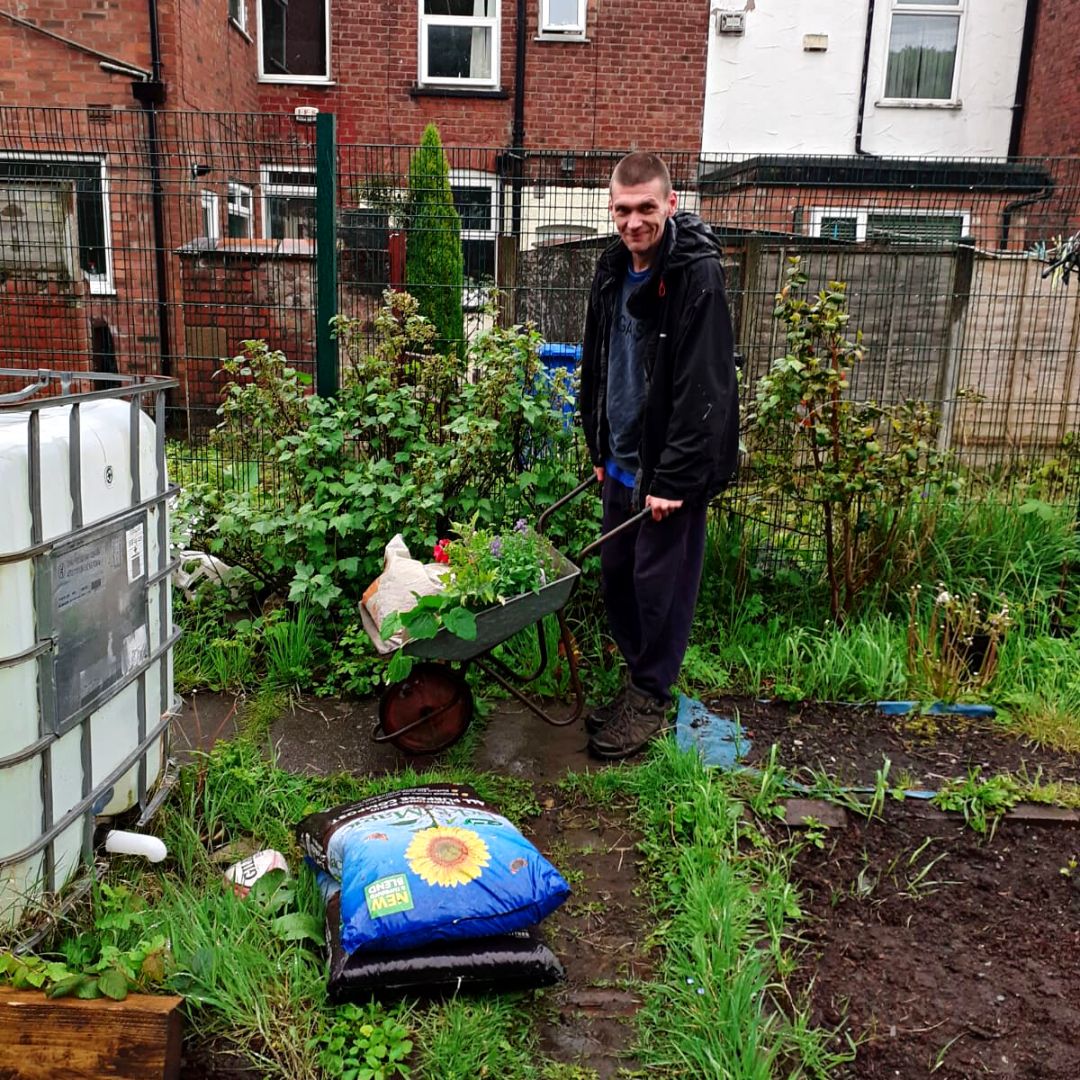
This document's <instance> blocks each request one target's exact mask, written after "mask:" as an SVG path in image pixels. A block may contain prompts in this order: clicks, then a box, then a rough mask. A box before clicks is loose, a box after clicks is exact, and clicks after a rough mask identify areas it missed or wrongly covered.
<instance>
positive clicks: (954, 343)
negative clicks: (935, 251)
mask: <svg viewBox="0 0 1080 1080" xmlns="http://www.w3.org/2000/svg"><path fill="white" fill-rule="evenodd" d="M974 267H975V243H974V241H973V240H972V239H971V238H970V237H966V236H965V237H964V238H963V239H962V240H961V241H960V243H959V244H958V245H957V248H956V256H955V261H954V262H953V280H952V290H951V298H950V302H949V325H948V330H947V334H946V343H945V363H944V364H943V365H942V368H941V374H940V376H939V377H938V387H937V396H938V401H940V402H941V420H940V423H939V424H938V437H937V448H938V450H940V451H944V450H947V449H948V448H949V444H950V443H951V442H952V429H953V421H954V419H955V417H956V380H957V378H958V377H959V374H960V352H961V349H962V347H963V341H964V316H965V315H966V314H967V309H968V301H969V300H970V299H971V275H972V271H973V270H974Z"/></svg>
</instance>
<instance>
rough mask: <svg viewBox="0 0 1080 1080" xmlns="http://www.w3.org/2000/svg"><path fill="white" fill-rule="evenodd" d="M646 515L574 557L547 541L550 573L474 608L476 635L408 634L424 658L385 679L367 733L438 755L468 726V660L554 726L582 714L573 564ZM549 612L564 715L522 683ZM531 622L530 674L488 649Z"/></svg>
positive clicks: (543, 518) (369, 626)
mask: <svg viewBox="0 0 1080 1080" xmlns="http://www.w3.org/2000/svg"><path fill="white" fill-rule="evenodd" d="M596 482H597V481H596V478H595V476H590V477H589V478H588V479H586V480H583V481H582V482H581V483H580V484H578V486H577V487H576V488H574V489H573V491H570V492H569V493H567V494H566V495H564V496H563V497H562V498H561V499H559V500H558V501H557V502H555V503H552V505H551V506H549V507H548V508H547V509H546V510H545V511H544V512H543V513H542V514H541V515H540V517H539V519H538V520H537V523H536V531H537V533H538V534H539V535H540V536H543V535H544V528H545V526H546V525H547V523H548V520H549V519H550V518H551V516H552V514H554V513H555V512H556V511H558V510H560V509H561V508H562V507H564V506H565V505H566V504H567V503H569V502H572V501H573V500H574V499H576V498H577V497H578V496H579V495H580V494H581V493H582V492H584V491H587V490H588V489H589V488H590V487H592V486H594V485H595V484H596ZM648 514H649V511H648V510H647V509H646V510H642V511H640V512H639V513H638V514H636V515H634V516H633V517H631V518H628V519H627V520H626V521H624V522H622V523H621V524H620V525H618V526H617V527H616V528H614V529H612V530H610V531H609V532H607V533H604V534H603V535H602V536H600V537H598V538H597V539H596V540H594V541H593V542H592V543H590V544H588V545H586V546H585V547H584V548H582V549H581V551H580V552H578V554H577V558H576V560H575V561H574V562H572V561H571V560H570V559H569V558H567V557H566V556H565V555H564V554H563V553H562V552H560V551H558V550H557V549H556V548H554V547H551V549H550V550H551V557H552V562H553V563H554V565H555V566H556V568H557V574H556V576H555V579H554V580H553V581H549V582H548V583H547V584H546V585H544V586H542V587H541V588H540V589H538V590H536V591H535V592H528V593H522V594H521V595H519V596H515V597H512V598H511V599H509V600H507V601H506V602H505V603H501V604H494V605H492V606H491V607H488V608H485V609H483V610H482V611H478V612H476V638H475V640H473V641H465V640H464V639H463V638H460V637H457V636H456V635H454V634H451V633H450V632H449V631H448V630H446V629H442V630H440V631H439V632H438V633H437V634H436V635H435V636H434V637H433V638H429V639H426V640H423V641H407V642H406V643H405V644H404V645H403V646H401V648H403V649H404V650H405V652H406V653H407V654H408V655H410V656H413V657H416V658H417V659H418V660H420V661H422V662H421V663H419V664H416V665H415V666H414V667H413V669H412V671H411V672H410V673H409V675H408V677H407V678H405V679H402V680H401V681H400V682H397V683H394V684H393V685H392V686H389V687H388V688H387V689H386V691H385V692H384V693H383V695H382V698H381V699H380V701H379V719H378V722H377V723H376V725H375V729H374V731H373V732H372V736H371V737H372V739H373V740H374V741H375V742H378V743H384V742H389V743H391V744H393V745H394V746H396V747H397V748H398V749H399V750H401V751H402V752H403V753H405V754H414V755H420V754H436V753H439V752H440V751H442V750H445V749H447V748H448V747H450V746H452V745H453V744H454V743H455V742H457V740H458V739H460V738H461V737H462V735H464V734H465V732H466V730H468V727H469V723H470V722H471V720H472V718H473V715H474V711H475V706H474V703H473V696H472V691H471V689H470V688H469V684H468V682H467V681H466V673H467V671H468V669H469V666H470V665H471V664H476V666H477V667H479V668H480V669H481V670H482V671H483V672H484V674H485V675H488V676H489V677H490V678H492V679H494V680H495V682H497V683H498V684H499V685H500V686H501V687H502V688H503V689H504V690H506V691H507V692H508V693H509V694H511V695H512V696H513V697H514V698H516V699H517V700H518V701H520V702H521V704H522V705H524V706H525V707H526V708H527V709H529V710H530V711H531V712H533V713H535V714H536V715H537V716H538V717H540V719H541V720H543V721H544V722H545V723H547V724H551V725H552V727H566V726H567V725H569V724H573V723H575V722H576V721H577V720H578V719H580V717H581V715H582V713H583V712H584V711H585V692H584V690H583V689H582V686H581V677H580V675H579V673H578V663H577V654H576V652H575V648H574V639H573V636H572V635H571V633H570V628H569V627H568V626H567V624H566V616H565V614H564V611H563V609H564V608H565V607H566V604H567V603H568V602H569V600H570V598H571V596H573V594H574V589H575V588H576V586H577V583H578V578H579V577H580V576H581V570H580V569H579V565H580V564H581V563H582V562H583V561H584V560H585V558H586V557H587V556H589V555H591V554H592V553H593V552H594V551H596V550H597V549H598V548H599V547H600V545H601V544H604V543H606V542H607V541H608V540H610V539H611V538H612V537H613V536H616V535H618V534H619V533H621V532H623V531H624V530H626V529H629V528H631V527H632V526H633V525H635V524H637V522H639V521H641V520H642V519H643V518H644V517H646V516H647V515H648ZM548 615H554V616H555V617H556V618H557V620H558V624H559V640H560V648H561V652H562V654H563V655H564V656H565V657H566V662H567V665H568V667H569V670H570V689H571V691H572V692H573V696H574V709H573V711H572V712H571V713H570V715H569V716H567V717H565V718H563V719H557V718H556V717H554V716H552V715H551V714H550V713H548V712H547V711H546V710H545V709H544V708H542V707H541V706H540V705H539V704H537V703H536V702H535V701H534V700H533V699H532V698H530V697H528V696H527V695H526V694H525V693H524V692H523V690H522V689H521V688H522V687H527V686H528V685H529V684H530V683H532V682H534V681H535V680H536V679H538V678H539V677H540V675H541V674H542V673H543V672H544V671H545V670H546V669H547V665H548V645H547V636H546V634H545V633H544V627H543V620H544V618H545V617H546V616H548ZM360 617H361V620H362V621H363V624H364V629H365V630H366V631H367V633H368V635H369V636H370V637H371V639H372V641H373V642H374V643H375V645H376V647H377V648H379V649H380V651H383V652H385V651H387V650H385V648H384V647H383V644H382V639H381V638H380V636H379V633H378V628H377V627H376V626H375V623H374V620H373V619H372V618H371V616H370V615H369V614H368V613H367V611H366V610H365V609H364V607H363V606H362V605H361V608H360ZM533 625H535V626H536V635H537V644H538V646H539V653H540V657H539V661H538V663H537V665H536V668H535V670H534V671H532V672H531V673H526V674H522V673H519V672H515V671H513V670H512V669H511V668H510V666H509V665H508V664H506V663H505V662H504V661H503V660H501V659H500V658H499V657H497V656H495V655H494V650H495V648H496V647H497V646H499V645H501V644H502V643H503V642H505V641H508V640H509V639H510V638H512V637H513V636H514V635H515V634H517V633H520V632H521V631H522V630H526V629H528V627H530V626H533ZM389 651H393V650H389ZM452 665H454V666H452Z"/></svg>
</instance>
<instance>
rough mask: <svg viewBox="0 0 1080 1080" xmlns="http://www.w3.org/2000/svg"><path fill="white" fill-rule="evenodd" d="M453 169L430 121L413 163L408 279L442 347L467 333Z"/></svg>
mask: <svg viewBox="0 0 1080 1080" xmlns="http://www.w3.org/2000/svg"><path fill="white" fill-rule="evenodd" d="M449 172H450V169H449V165H448V164H447V161H446V154H445V153H444V152H443V148H442V140H441V139H440V138H439V129H438V128H437V127H436V126H435V125H434V124H428V126H427V127H426V128H424V134H423V136H422V137H421V139H420V146H419V147H418V148H417V149H416V151H415V152H414V153H413V156H412V159H411V160H410V161H409V198H408V223H409V230H408V235H407V246H406V249H405V278H406V280H407V281H408V283H409V290H410V292H411V293H412V294H413V296H415V297H416V298H417V300H418V301H419V302H420V311H421V312H422V313H423V314H424V315H425V316H427V318H429V319H430V320H431V322H432V324H433V325H434V327H435V329H436V331H437V332H438V336H439V340H440V343H441V345H442V347H443V348H445V349H452V350H457V349H458V348H459V345H460V343H461V342H462V341H463V339H464V337H465V323H464V314H463V311H462V288H463V286H464V279H465V262H464V256H463V254H462V250H461V217H460V216H459V215H458V212H457V210H456V209H455V208H454V196H453V192H452V191H451V189H450V178H449Z"/></svg>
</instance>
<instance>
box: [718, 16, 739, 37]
mask: <svg viewBox="0 0 1080 1080" xmlns="http://www.w3.org/2000/svg"><path fill="white" fill-rule="evenodd" d="M745 31H746V12H744V11H718V12H717V13H716V32H717V33H718V34H742V33H745Z"/></svg>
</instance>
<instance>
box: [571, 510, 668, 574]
mask: <svg viewBox="0 0 1080 1080" xmlns="http://www.w3.org/2000/svg"><path fill="white" fill-rule="evenodd" d="M651 514H652V508H651V507H648V506H646V507H645V509H644V510H639V511H638V512H637V513H636V514H635V515H634V516H633V517H628V518H627V519H626V520H625V521H623V522H621V523H620V524H618V525H616V526H615V528H614V529H612V530H611V531H610V532H606V533H604V535H603V536H598V537H597V538H596V539H595V540H594V541H593V542H592V543H591V544H586V545H585V547H583V548H582V549H581V550H580V551H579V552H578V554H577V559H576V560H575V562H576V563H577V565H578V566H580V565H581V564H582V562H583V561H584V560H585V559H586V558H588V556H590V555H591V554H592V553H593V552H594V551H595V550H596V549H597V548H598V547H599V546H600V545H601V544H606V543H607V542H608V541H609V540H610V539H611V538H612V537H614V536H618V535H619V533H621V532H625V531H626V530H627V529H631V528H633V527H634V526H635V525H636V524H637V523H638V522H639V521H643V520H644V519H645V518H647V517H649V516H650V515H651Z"/></svg>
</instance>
